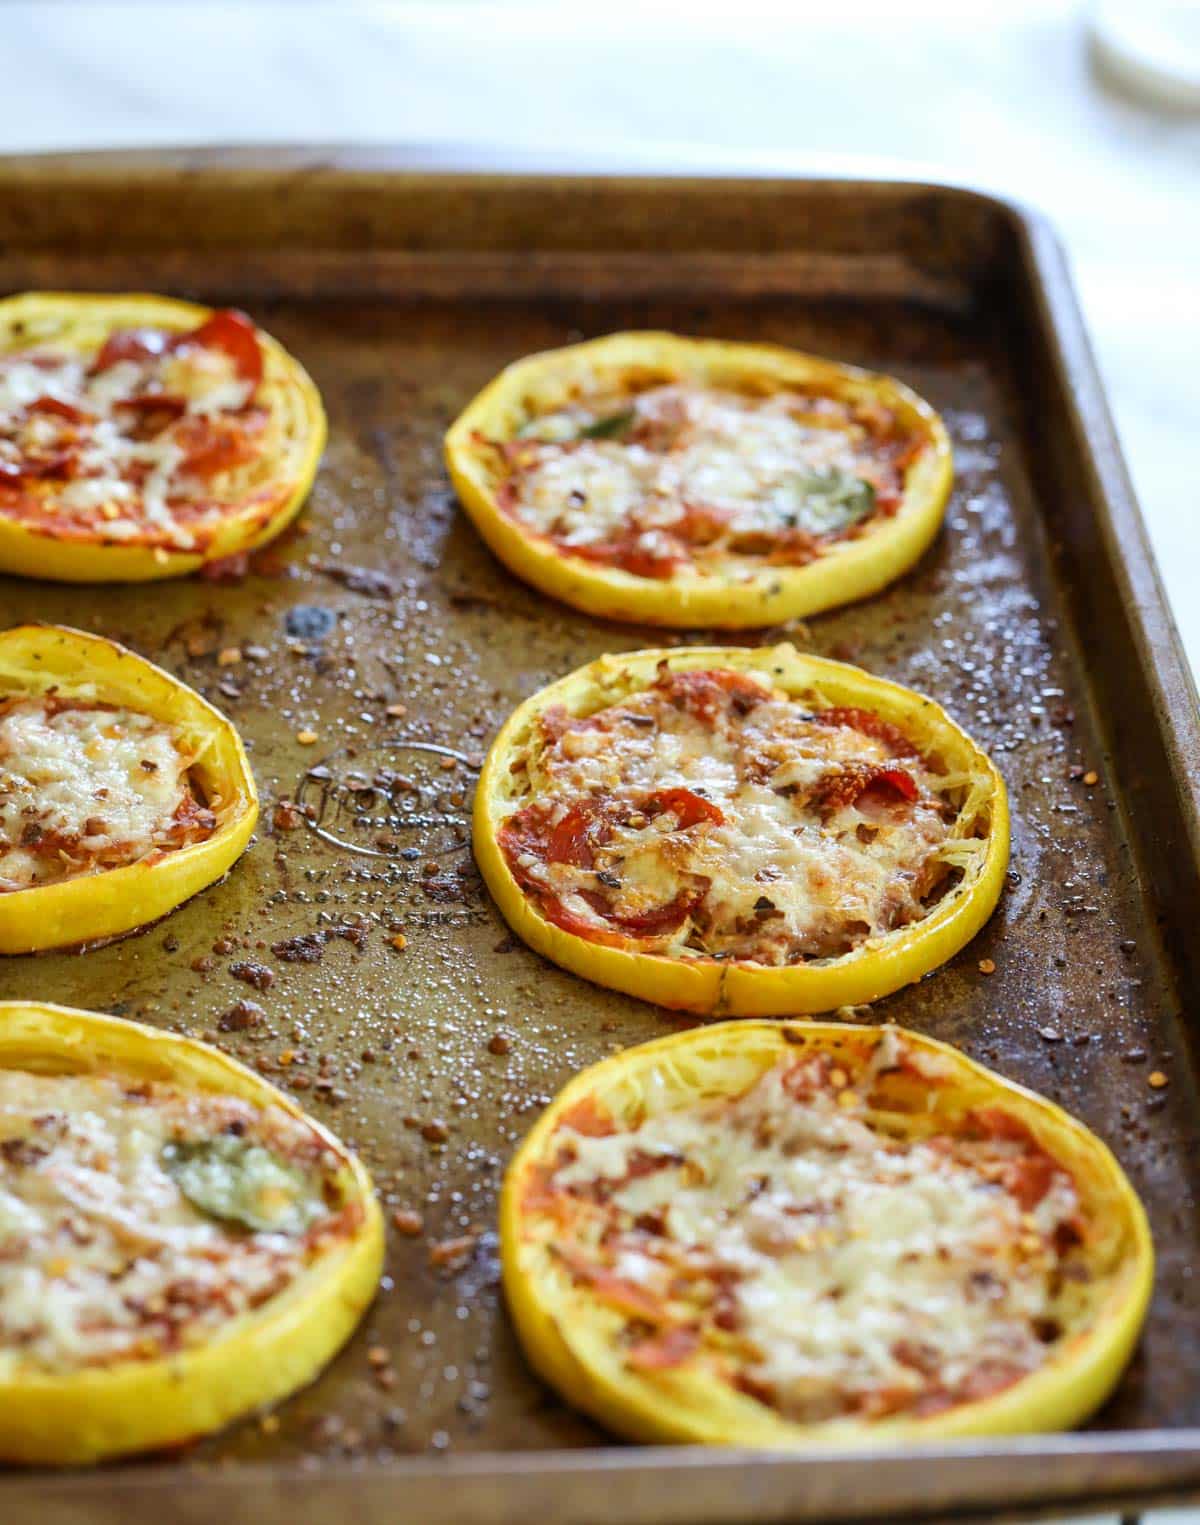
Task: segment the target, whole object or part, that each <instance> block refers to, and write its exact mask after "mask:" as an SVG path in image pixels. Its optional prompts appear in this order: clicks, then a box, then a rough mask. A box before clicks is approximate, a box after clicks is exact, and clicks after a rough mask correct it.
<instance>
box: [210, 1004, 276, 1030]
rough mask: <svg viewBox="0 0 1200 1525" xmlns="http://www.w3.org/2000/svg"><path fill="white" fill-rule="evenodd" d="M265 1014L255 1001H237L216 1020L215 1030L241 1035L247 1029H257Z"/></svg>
mask: <svg viewBox="0 0 1200 1525" xmlns="http://www.w3.org/2000/svg"><path fill="white" fill-rule="evenodd" d="M265 1016H266V1012H265V1011H264V1010H263V1009H262V1007H261V1006H260V1005H259V1004H258V1002H257V1001H239V1002H238V1003H237V1005H236V1006H231V1007H230V1008H229V1010H228V1011H227V1012H226V1013H225V1015H224V1016H223V1017H218V1018H217V1030H218V1031H219V1032H223V1033H241V1032H245V1031H246V1029H247V1028H248V1027H257V1026H258V1025H259V1023H260V1022H261V1021H262V1020H263V1018H264V1017H265Z"/></svg>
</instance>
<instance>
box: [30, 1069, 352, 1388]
mask: <svg viewBox="0 0 1200 1525" xmlns="http://www.w3.org/2000/svg"><path fill="white" fill-rule="evenodd" d="M231 1130H232V1131H236V1135H237V1137H239V1138H242V1137H247V1138H254V1139H261V1140H262V1141H263V1143H264V1145H265V1147H267V1148H269V1149H271V1150H272V1151H273V1152H274V1153H275V1154H276V1155H277V1156H279V1157H281V1158H282V1159H284V1160H286V1161H288V1163H289V1165H292V1166H295V1167H297V1170H296V1179H297V1180H298V1181H300V1182H305V1181H306V1182H307V1184H306V1185H303V1186H302V1187H301V1191H302V1194H303V1197H304V1200H305V1203H306V1206H307V1208H308V1211H309V1215H310V1217H312V1219H313V1221H314V1222H319V1221H322V1220H323V1221H324V1222H326V1223H328V1222H329V1219H330V1213H331V1210H330V1209H328V1208H327V1207H326V1206H325V1205H324V1201H323V1180H324V1178H325V1175H326V1174H327V1173H328V1171H329V1169H330V1168H331V1167H332V1166H334V1165H335V1164H336V1162H335V1161H333V1160H332V1159H331V1158H330V1157H328V1156H327V1155H326V1154H325V1153H324V1151H323V1147H322V1145H321V1144H320V1141H319V1140H318V1139H317V1137H316V1135H314V1134H313V1133H311V1131H310V1130H309V1129H308V1128H307V1126H306V1125H305V1124H304V1123H303V1122H302V1121H300V1120H297V1119H294V1118H292V1117H289V1116H286V1115H284V1114H283V1113H278V1112H269V1113H266V1112H263V1111H261V1110H260V1109H258V1108H255V1107H252V1106H250V1105H248V1104H247V1103H245V1102H241V1101H238V1100H235V1099H234V1098H231V1097H221V1096H214V1095H207V1094H206V1095H202V1096H201V1095H194V1096H188V1095H186V1094H184V1093H181V1092H177V1091H173V1090H171V1089H170V1088H168V1087H161V1086H154V1087H151V1086H146V1085H142V1086H137V1085H127V1084H124V1083H122V1082H121V1081H120V1080H119V1079H117V1078H113V1077H107V1076H93V1075H89V1076H63V1075H58V1076H46V1075H34V1074H31V1073H27V1072H25V1071H21V1070H0V1378H3V1377H5V1376H11V1375H13V1374H14V1373H16V1372H18V1371H22V1370H29V1369H32V1370H35V1371H39V1372H65V1371H72V1370H78V1369H81V1368H86V1367H95V1366H106V1365H110V1364H113V1363H115V1362H120V1361H128V1360H145V1359H149V1358H151V1357H153V1356H157V1355H162V1354H169V1353H170V1352H171V1351H173V1350H177V1349H180V1348H186V1347H187V1346H190V1345H195V1344H197V1343H199V1342H201V1341H202V1340H204V1339H207V1338H211V1337H212V1336H213V1335H215V1334H217V1333H219V1332H220V1331H221V1329H222V1327H223V1326H224V1325H225V1324H227V1323H228V1322H229V1321H230V1320H232V1319H234V1318H236V1317H238V1315H239V1314H242V1313H244V1312H247V1311H249V1310H250V1309H252V1308H255V1307H257V1306H259V1305H260V1304H261V1303H263V1302H265V1301H266V1300H267V1299H268V1298H270V1297H272V1296H274V1295H276V1294H277V1293H278V1292H279V1291H281V1290H282V1289H283V1288H284V1287H285V1286H286V1285H287V1284H288V1283H289V1282H290V1281H292V1280H293V1279H294V1278H295V1276H296V1275H297V1274H298V1273H299V1272H300V1271H301V1270H302V1269H303V1268H304V1266H305V1264H306V1263H307V1261H308V1259H309V1256H310V1255H311V1239H310V1238H309V1237H308V1236H306V1235H297V1234H290V1233H280V1232H274V1231H256V1232H247V1231H246V1230H245V1229H244V1228H243V1227H241V1226H240V1225H238V1224H232V1223H227V1222H224V1221H221V1220H220V1219H218V1218H216V1217H213V1216H211V1215H210V1214H208V1213H205V1212H203V1211H200V1210H198V1208H197V1207H195V1206H194V1205H193V1204H192V1202H191V1201H189V1200H188V1198H187V1197H186V1196H185V1195H184V1194H183V1192H182V1191H181V1189H180V1187H179V1185H178V1184H177V1183H176V1180H175V1179H174V1177H173V1176H172V1174H171V1172H170V1170H169V1169H168V1168H167V1165H166V1163H165V1160H166V1158H167V1157H166V1155H165V1154H164V1150H165V1148H166V1147H167V1146H168V1145H169V1144H171V1143H173V1142H175V1141H177V1140H193V1141H195V1140H199V1141H207V1140H210V1139H214V1138H222V1137H228V1136H230V1133H231Z"/></svg>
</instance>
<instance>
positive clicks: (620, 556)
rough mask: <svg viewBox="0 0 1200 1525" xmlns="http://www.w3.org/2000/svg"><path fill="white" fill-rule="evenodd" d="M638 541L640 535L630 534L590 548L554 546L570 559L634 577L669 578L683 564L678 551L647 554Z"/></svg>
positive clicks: (666, 550) (637, 532) (638, 532)
mask: <svg viewBox="0 0 1200 1525" xmlns="http://www.w3.org/2000/svg"><path fill="white" fill-rule="evenodd" d="M641 539H642V531H641V530H634V531H631V532H630V533H629V534H628V535H623V536H621V537H620V538H619V539H616V540H601V541H597V542H596V543H595V544H593V545H572V544H568V543H567V542H566V541H564V540H558V541H556V544H557V545H558V546H559V547H560V548H561V549H562V550H564V551H567V552H568V553H569V554H570V555H572V556H579V557H581V558H582V560H584V561H595V562H598V563H600V564H601V565H603V566H609V567H619V568H620V569H621V571H623V572H629V573H632V575H633V576H634V577H655V578H663V577H670V576H672V575H673V574H674V572H675V571H676V569H677V568H679V567H681V566H683V564H684V562H685V561H686V560H687V557H686V556H685V555H684V554H683V552H682V550H675V549H665V548H664V549H662V550H657V551H654V550H647V549H646V547H645V546H644V545H642V543H641Z"/></svg>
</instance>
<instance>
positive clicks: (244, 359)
mask: <svg viewBox="0 0 1200 1525" xmlns="http://www.w3.org/2000/svg"><path fill="white" fill-rule="evenodd" d="M186 343H188V344H198V345H200V346H201V347H202V348H204V349H220V350H224V351H225V353H226V354H227V355H228V356H229V357H230V358H231V359H232V361H233V364H234V369H235V370H236V371H237V374H238V376H239V377H240V378H241V380H243V381H250V382H253V383H254V385H255V386H257V385H258V383H259V382H260V381H261V380H262V378H263V357H262V346H261V345H260V344H259V342H258V331H257V329H256V328H255V326H254V323H253V321H252V320H251V319H250V318H248V317H247V316H246V314H245V313H244V312H238V311H237V310H236V309H235V308H232V307H227V308H225V309H224V310H222V311H221V312H215V313H213V315H212V317H211V318H209V319H208V321H207V322H205V323H201V325H200V327H199V328H197V329H194V330H193V331H192V332H191V333H190V334H188V335H187V336H186Z"/></svg>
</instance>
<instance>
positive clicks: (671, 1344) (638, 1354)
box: [625, 1324, 700, 1371]
mask: <svg viewBox="0 0 1200 1525" xmlns="http://www.w3.org/2000/svg"><path fill="white" fill-rule="evenodd" d="M699 1348H700V1335H699V1333H698V1331H697V1330H695V1329H693V1328H692V1327H691V1326H690V1325H688V1324H676V1325H675V1326H674V1328H672V1329H664V1330H662V1331H661V1332H660V1333H658V1334H654V1335H651V1336H650V1338H649V1339H645V1340H639V1341H638V1342H637V1344H636V1345H631V1346H630V1347H629V1350H628V1351H627V1352H626V1355H625V1364H626V1365H627V1366H632V1367H633V1369H634V1371H668V1370H670V1369H671V1368H672V1367H674V1366H682V1365H683V1363H684V1362H685V1361H687V1360H690V1359H691V1357H692V1356H694V1355H695V1354H696V1351H697V1350H699Z"/></svg>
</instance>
